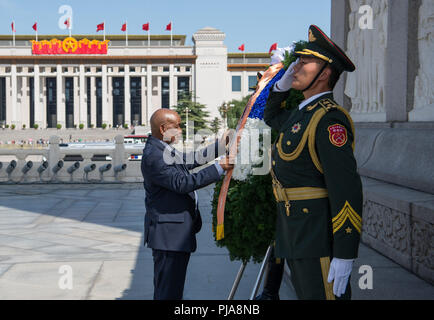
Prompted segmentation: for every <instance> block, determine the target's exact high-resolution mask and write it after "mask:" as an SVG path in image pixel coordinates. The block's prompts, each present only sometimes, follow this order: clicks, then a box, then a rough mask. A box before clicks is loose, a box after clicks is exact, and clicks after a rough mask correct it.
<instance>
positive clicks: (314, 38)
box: [295, 25, 356, 72]
mask: <svg viewBox="0 0 434 320" xmlns="http://www.w3.org/2000/svg"><path fill="white" fill-rule="evenodd" d="M295 55H296V56H310V57H315V58H319V59H321V60H324V61H326V62H328V63H329V64H331V65H332V66H333V67H335V68H336V69H337V70H338V71H339V72H343V71H349V72H353V71H354V70H356V67H355V66H354V64H353V63H352V62H351V60H350V58H348V57H347V55H346V54H345V53H344V51H343V50H342V49H341V48H339V46H338V45H337V44H336V43H334V42H333V41H332V40H331V39H330V38H329V37H327V35H326V34H325V33H324V32H323V31H322V30H321V29H320V28H318V27H317V26H315V25H311V26H310V27H309V43H308V44H307V46H306V48H305V49H303V50H302V51H296V52H295Z"/></svg>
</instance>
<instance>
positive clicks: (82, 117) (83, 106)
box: [77, 64, 90, 128]
mask: <svg viewBox="0 0 434 320" xmlns="http://www.w3.org/2000/svg"><path fill="white" fill-rule="evenodd" d="M79 70H80V72H79V81H80V92H79V97H80V98H79V100H80V114H79V120H78V124H77V125H80V124H84V128H87V127H89V126H90V124H89V123H87V102H86V96H87V86H86V77H85V76H84V65H83V64H81V65H80V67H79Z"/></svg>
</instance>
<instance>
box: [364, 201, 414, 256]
mask: <svg viewBox="0 0 434 320" xmlns="http://www.w3.org/2000/svg"><path fill="white" fill-rule="evenodd" d="M362 233H367V234H368V235H369V236H371V237H372V238H374V239H377V240H379V241H381V242H383V243H384V244H386V245H387V246H388V247H391V248H393V249H395V250H398V251H399V252H401V253H404V254H407V255H410V252H411V250H410V223H409V218H408V215H406V214H405V213H403V212H399V211H396V210H392V209H391V208H388V207H385V206H383V205H380V204H378V203H375V202H372V201H369V200H365V201H364V205H363V230H362Z"/></svg>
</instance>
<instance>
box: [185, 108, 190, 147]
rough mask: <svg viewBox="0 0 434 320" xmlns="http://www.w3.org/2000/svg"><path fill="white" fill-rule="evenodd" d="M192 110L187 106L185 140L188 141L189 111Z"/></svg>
mask: <svg viewBox="0 0 434 320" xmlns="http://www.w3.org/2000/svg"><path fill="white" fill-rule="evenodd" d="M189 111H190V110H189V109H188V107H186V108H185V135H186V137H185V141H186V142H187V141H188V112H189Z"/></svg>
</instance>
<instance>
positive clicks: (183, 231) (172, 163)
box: [141, 136, 224, 252]
mask: <svg viewBox="0 0 434 320" xmlns="http://www.w3.org/2000/svg"><path fill="white" fill-rule="evenodd" d="M218 149H219V148H218V142H216V143H215V144H214V145H211V146H209V147H208V148H205V149H204V150H200V151H197V152H196V153H191V154H189V155H188V154H186V153H184V154H182V153H180V152H179V151H176V150H174V149H172V148H167V146H165V145H164V144H163V143H162V141H161V140H159V139H157V138H154V137H152V136H150V137H149V138H148V140H147V142H146V146H145V148H144V149H143V156H142V163H141V169H142V175H143V179H144V187H145V191H146V198H145V206H146V215H145V244H146V243H147V245H148V247H149V248H153V249H158V250H167V251H182V252H194V251H195V250H196V233H197V232H199V231H200V228H201V226H202V220H201V217H200V212H199V210H198V208H197V206H196V204H195V194H194V190H197V189H200V188H202V187H205V186H207V185H209V184H211V183H214V182H217V181H218V180H220V174H219V172H218V170H217V168H216V166H215V165H211V166H208V167H206V168H204V169H202V170H200V171H199V172H197V173H190V172H189V170H191V169H194V168H195V167H198V166H200V165H202V164H204V163H206V162H209V161H211V160H213V159H215V158H216V157H217V155H218V154H219V150H218ZM220 151H221V152H220V153H223V152H224V150H220ZM192 160H194V161H192ZM202 160H203V161H202Z"/></svg>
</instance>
